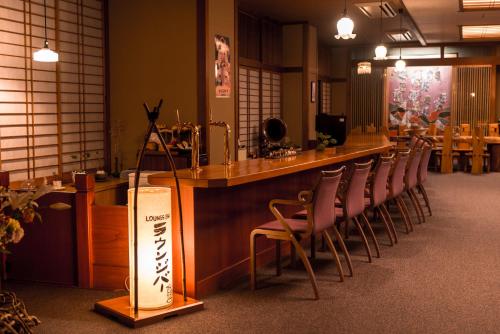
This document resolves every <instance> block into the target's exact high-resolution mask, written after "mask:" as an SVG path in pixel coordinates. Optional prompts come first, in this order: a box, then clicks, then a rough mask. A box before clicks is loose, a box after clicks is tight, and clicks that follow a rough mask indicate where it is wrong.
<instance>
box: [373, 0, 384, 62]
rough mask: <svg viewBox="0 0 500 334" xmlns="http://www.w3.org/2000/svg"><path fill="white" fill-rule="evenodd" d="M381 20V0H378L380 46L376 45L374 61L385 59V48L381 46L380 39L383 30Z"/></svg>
mask: <svg viewBox="0 0 500 334" xmlns="http://www.w3.org/2000/svg"><path fill="white" fill-rule="evenodd" d="M382 19H383V14H382V0H380V44H379V45H377V47H376V48H375V58H373V59H375V60H384V59H386V58H387V48H386V47H385V45H384V44H382V38H383V28H382V25H383V24H382Z"/></svg>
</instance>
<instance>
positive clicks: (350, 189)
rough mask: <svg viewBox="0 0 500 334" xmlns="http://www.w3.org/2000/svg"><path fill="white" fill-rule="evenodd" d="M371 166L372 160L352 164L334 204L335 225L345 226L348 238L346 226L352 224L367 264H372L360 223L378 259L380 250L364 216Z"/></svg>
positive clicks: (368, 247)
mask: <svg viewBox="0 0 500 334" xmlns="http://www.w3.org/2000/svg"><path fill="white" fill-rule="evenodd" d="M372 164H373V160H370V161H369V162H367V163H361V164H360V163H355V164H354V169H353V170H352V173H351V176H350V178H349V180H348V183H347V185H346V186H345V187H344V189H342V191H341V192H340V193H339V195H338V197H339V199H340V203H338V204H336V206H337V208H336V211H337V224H338V225H340V224H342V223H344V224H345V225H344V227H345V234H346V237H348V224H349V223H350V222H353V223H354V226H355V227H356V229H357V230H358V233H359V235H360V237H361V240H362V242H363V245H364V247H365V250H366V255H367V257H368V262H372V253H371V249H370V246H369V244H368V240H367V239H366V235H365V233H364V232H363V228H362V226H361V223H360V221H362V222H363V225H364V226H366V228H367V229H368V232H369V234H370V237H371V239H372V241H373V243H374V245H375V249H376V252H377V257H380V248H379V245H378V242H377V238H376V237H375V233H374V232H373V229H372V227H371V225H370V222H369V221H368V218H367V217H366V215H365V208H366V205H365V204H366V203H365V188H366V181H367V179H368V175H369V174H370V169H371V166H372Z"/></svg>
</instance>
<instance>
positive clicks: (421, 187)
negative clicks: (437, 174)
mask: <svg viewBox="0 0 500 334" xmlns="http://www.w3.org/2000/svg"><path fill="white" fill-rule="evenodd" d="M418 189H419V190H420V193H421V194H422V197H423V198H424V202H425V206H426V207H427V210H428V211H429V216H432V210H431V204H430V202H429V197H428V196H427V192H426V191H425V188H424V186H423V185H421V184H419V185H418Z"/></svg>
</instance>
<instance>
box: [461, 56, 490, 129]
mask: <svg viewBox="0 0 500 334" xmlns="http://www.w3.org/2000/svg"><path fill="white" fill-rule="evenodd" d="M494 76H495V71H494V69H493V68H492V66H488V65H486V66H484V65H481V66H480V65H478V66H457V67H455V68H454V69H453V81H454V84H453V93H452V94H453V96H452V98H453V100H452V115H451V122H452V125H453V126H460V124H463V123H467V124H470V125H471V129H474V128H475V127H476V126H482V127H483V129H484V131H487V125H488V123H490V122H493V121H494V120H495V105H494V104H495V101H493V100H492V99H491V95H492V94H493V93H494V92H492V84H491V82H492V80H494Z"/></svg>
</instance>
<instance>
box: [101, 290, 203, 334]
mask: <svg viewBox="0 0 500 334" xmlns="http://www.w3.org/2000/svg"><path fill="white" fill-rule="evenodd" d="M201 310H203V302H202V301H199V300H196V299H192V298H189V297H188V298H187V300H186V301H184V298H183V297H182V295H181V294H178V293H174V303H173V304H172V306H169V307H165V308H162V309H158V310H139V312H138V314H137V317H136V316H135V315H134V308H133V307H131V306H130V297H129V296H128V295H127V296H122V297H117V298H113V299H107V300H102V301H99V302H96V303H95V304H94V311H95V312H97V313H100V314H102V315H105V316H107V317H110V318H112V319H114V320H116V321H118V322H120V323H122V324H124V325H126V326H128V327H132V328H137V327H142V326H147V325H151V324H154V323H156V322H159V321H162V320H163V319H165V318H168V317H172V316H175V315H182V314H187V313H193V312H196V311H201Z"/></svg>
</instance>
